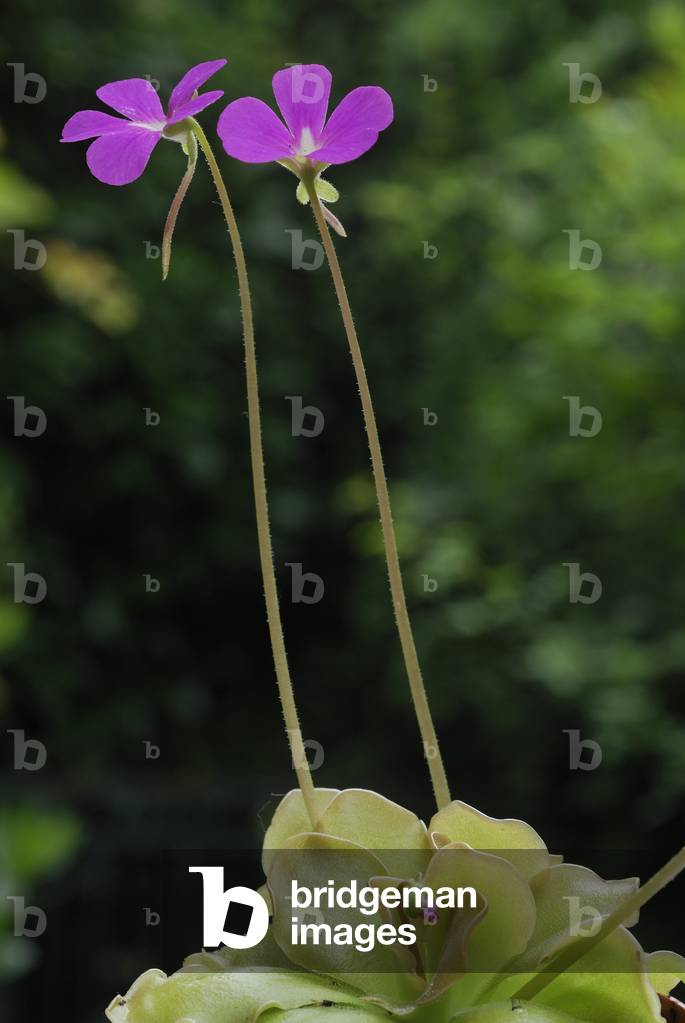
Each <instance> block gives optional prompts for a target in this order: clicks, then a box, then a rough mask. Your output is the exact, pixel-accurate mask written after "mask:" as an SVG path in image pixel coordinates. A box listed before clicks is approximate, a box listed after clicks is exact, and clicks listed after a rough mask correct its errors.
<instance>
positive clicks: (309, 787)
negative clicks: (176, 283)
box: [189, 118, 317, 828]
mask: <svg viewBox="0 0 685 1023" xmlns="http://www.w3.org/2000/svg"><path fill="white" fill-rule="evenodd" d="M189 120H190V124H191V127H192V131H193V133H194V134H195V136H196V138H197V141H198V142H199V144H200V149H201V150H202V152H203V154H204V156H205V159H206V160H207V163H208V165H209V170H210V173H211V175H212V178H213V180H214V185H215V187H216V190H217V193H218V196H219V202H220V203H221V208H222V210H223V212H224V217H225V218H226V225H227V227H228V233H229V236H230V239H231V245H232V247H233V255H234V257H235V265H236V270H237V273H238V289H239V292H240V307H241V311H242V317H243V340H244V344H245V373H246V380H247V410H248V411H247V420H248V427H249V433H250V457H251V461H252V483H253V488H254V500H255V513H256V517H257V538H258V542H259V558H260V562H261V568H262V579H263V581H264V597H265V601H266V612H267V618H268V622H269V636H270V638H271V649H272V652H273V659H274V667H275V669H276V680H277V682H278V694H279V696H280V700H281V707H282V708H283V717H284V718H285V727H286V731H287V733H288V741H289V743H290V751H291V755H292V759H293V764H294V767H295V772H296V774H297V781H298V784H299V786H300V789H301V791H302V797H303V800H304V804H305V808H306V811H307V814H308V816H309V821H310V825H311V827H312V828H313V827H314V826H315V824H316V816H317V815H316V804H315V799H314V785H313V782H312V776H311V773H310V770H309V763H308V761H307V754H306V752H305V748H304V743H303V741H302V733H301V731H300V724H299V719H298V716H297V707H296V704H295V695H294V693H293V685H292V681H291V678H290V670H289V668H288V657H287V654H286V650H285V641H284V639H283V626H282V623H281V612H280V607H279V602H278V590H277V587H276V574H275V571H274V561H273V549H272V546H271V531H270V528H269V506H268V501H267V491H266V477H265V474H264V451H263V446H262V426H261V413H260V408H259V388H258V377H257V356H256V350H255V340H254V326H253V320H252V304H251V301H250V287H249V283H248V277H247V266H246V263H245V254H244V252H243V246H242V241H241V239H240V233H239V231H238V224H237V222H236V219H235V215H234V213H233V208H232V206H231V203H230V200H229V198H228V192H227V191H226V186H225V184H224V181H223V178H222V177H221V171H220V170H219V165H218V164H217V162H216V159H215V157H214V153H213V152H212V148H211V146H210V144H209V142H208V140H207V136H206V135H205V133H204V131H203V130H202V128H201V126H200V125H199V123H198V122H197V121H196V120H195V119H194V118H189Z"/></svg>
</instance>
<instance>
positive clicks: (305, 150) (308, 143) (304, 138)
mask: <svg viewBox="0 0 685 1023" xmlns="http://www.w3.org/2000/svg"><path fill="white" fill-rule="evenodd" d="M318 148H319V143H318V142H315V141H314V136H313V135H312V133H311V130H310V129H309V128H303V129H302V132H301V134H300V144H299V146H298V148H297V152H298V156H309V154H310V153H313V152H314V150H315V149H318Z"/></svg>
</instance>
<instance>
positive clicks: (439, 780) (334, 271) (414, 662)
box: [302, 170, 450, 809]
mask: <svg viewBox="0 0 685 1023" xmlns="http://www.w3.org/2000/svg"><path fill="white" fill-rule="evenodd" d="M302 180H303V182H304V185H305V188H306V189H307V194H308V196H309V201H310V203H311V206H312V210H313V213H314V218H315V220H316V224H317V227H318V229H319V233H320V235H321V240H322V241H323V246H324V250H325V252H326V258H327V260H328V265H329V267H330V271H331V276H332V277H333V284H334V285H335V291H336V294H337V296H338V302H339V304H340V311H341V313H342V318H343V324H344V326H345V333H346V334H347V341H348V344H349V346H350V354H351V356H352V363H353V365H354V371H355V374H356V377H357V385H358V387H359V395H360V397H361V403H362V412H363V415H364V425H365V426H366V433H367V437H368V441H369V451H370V454H371V466H372V469H373V478H374V483H375V486H376V498H377V500H378V510H379V512H380V519H381V528H382V532H383V546H384V548H385V560H386V563H387V566H388V578H389V581H390V592H391V595H392V603H393V608H394V611H395V620H396V622H397V630H398V632H399V636H400V644H401V646H402V654H403V657H404V663H405V667H406V670H407V676H408V679H409V688H410V690H411V697H412V701H413V704H414V710H415V711H416V717H417V719H418V723H419V730H420V732H421V739H422V741H423V749H424V755H425V757H426V759H427V761H428V768H429V770H430V775H431V781H432V783H433V791H434V793H435V800H436V803H437V805H438V809H442V808H443V807H444V806H447V804H448V803H449V802H450V790H449V785H448V782H447V775H446V774H445V767H444V764H443V762H442V756H441V754H440V747H439V745H438V738H437V735H436V733H435V726H434V724H433V718H432V716H431V712H430V707H429V706H428V699H427V697H426V688H425V686H424V683H423V676H422V674H421V667H420V665H419V659H418V655H417V653H416V645H415V643H414V635H413V633H412V628H411V623H410V621H409V613H408V611H407V601H406V598H405V595H404V584H403V582H402V572H401V569H400V560H399V554H398V551H397V539H396V537H395V527H394V525H393V521H392V510H391V507H390V494H389V493H388V483H387V480H386V476H385V468H384V466H383V455H382V452H381V445H380V439H379V436H378V427H377V425H376V415H375V413H374V410H373V402H372V400H371V391H370V389H369V384H368V380H367V378H366V370H365V368H364V359H363V357H362V352H361V348H360V346H359V339H358V338H357V331H356V328H355V325H354V319H353V317H352V310H351V308H350V303H349V300H348V298H347V291H346V289H345V282H344V280H343V277H342V273H341V271H340V264H339V263H338V257H337V254H336V251H335V246H334V245H333V241H332V239H331V235H330V231H329V230H328V224H327V223H326V220H325V218H324V214H323V210H322V208H321V203H320V201H319V197H318V195H317V193H316V187H315V183H314V173H313V171H311V170H307V171H305V172H304V173H303V175H302Z"/></svg>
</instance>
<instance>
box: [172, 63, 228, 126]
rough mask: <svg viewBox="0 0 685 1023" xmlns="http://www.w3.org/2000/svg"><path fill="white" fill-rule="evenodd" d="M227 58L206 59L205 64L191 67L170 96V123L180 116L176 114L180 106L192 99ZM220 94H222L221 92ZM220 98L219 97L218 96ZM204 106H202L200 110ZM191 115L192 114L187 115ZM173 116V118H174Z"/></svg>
mask: <svg viewBox="0 0 685 1023" xmlns="http://www.w3.org/2000/svg"><path fill="white" fill-rule="evenodd" d="M225 63H226V60H224V59H223V58H222V59H221V60H206V61H205V62H204V63H203V64H196V65H195V67H191V69H190V71H186V73H185V74H184V76H183V78H182V79H181V80H180V82H179V83H178V85H176V86H175V87H174V89H173V91H172V93H171V96H169V105H168V108H167V109H168V111H169V119H170V120H169V123H170V124H173V123H174V121H175V120H179V118H177V117H175V116H174V115H175V114H176V113H178V110H179V108H180V107H182V106H184V105H185V104H186V103H187V102H188V100H190V99H192V96H193V93H194V92H196V90H197V89H199V88H200V86H201V85H204V84H205V82H206V81H207V79H208V78H211V77H212V75H214V74H216V72H217V71H218V70H219V69H220V68H222V67H223V66H224V64H225ZM220 95H222V94H221V93H220ZM217 98H218V97H217ZM202 109H203V108H202V107H200V110H202ZM186 116H190V115H186ZM172 118H173V120H172Z"/></svg>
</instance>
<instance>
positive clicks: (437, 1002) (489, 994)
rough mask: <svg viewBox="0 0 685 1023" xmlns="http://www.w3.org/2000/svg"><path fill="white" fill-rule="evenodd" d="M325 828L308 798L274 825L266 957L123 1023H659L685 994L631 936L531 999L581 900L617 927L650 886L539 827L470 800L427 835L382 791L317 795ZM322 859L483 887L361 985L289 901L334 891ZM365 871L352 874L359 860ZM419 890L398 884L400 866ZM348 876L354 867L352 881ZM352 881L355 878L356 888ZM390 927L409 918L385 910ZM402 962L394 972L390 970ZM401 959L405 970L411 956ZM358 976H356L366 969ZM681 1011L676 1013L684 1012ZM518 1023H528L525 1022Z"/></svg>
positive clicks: (188, 982)
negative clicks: (567, 850) (623, 910)
mask: <svg viewBox="0 0 685 1023" xmlns="http://www.w3.org/2000/svg"><path fill="white" fill-rule="evenodd" d="M315 799H316V810H317V815H318V817H317V820H316V823H315V825H314V826H313V827H312V825H311V824H310V820H309V817H308V815H307V812H306V809H305V805H304V801H303V799H302V795H301V792H300V791H299V790H294V791H292V792H290V793H288V795H286V796H285V797H284V799H283V800H282V802H281V803H280V804H279V806H278V808H277V809H276V811H275V813H274V817H273V820H272V822H271V825H270V826H269V828H268V830H267V832H266V835H265V838H264V847H263V854H262V862H263V867H264V873H265V875H266V883H267V889H268V896H269V898H270V902H271V906H272V911H273V917H272V921H271V924H270V927H269V933H268V935H267V937H266V939H265V940H264V941H263V942H262V943H261V944H260V945H259V946H258V947H257V948H254V949H250V950H247V951H242V952H235V951H232V950H229V949H220V950H219V951H218V952H214V953H210V952H201V953H197V954H195V955H192V956H190V957H189V959H187V960H186V962H185V964H184V966H183V968H182V969H181V970H180V971H179V972H178V973H175V974H173V975H172V976H170V977H166V976H165V975H164V974H163V973H161V972H160V971H157V970H150V971H148V972H147V973H145V974H143V975H142V976H141V977H140V978H139V979H138V980H137V981H136V982H135V984H134V985H133V987H132V988H131V990H130V991H129V992H128V994H127V995H126V996H125V997H121V996H118V997H117V998H115V999H114V1000H113V1001H112V1003H111V1004H110V1006H109V1007H108V1009H107V1016H108V1018H109V1019H110V1021H111V1023H256V1021H257V1020H259V1019H260V1018H261V1017H262V1016H264V1021H263V1023H310V1021H311V1023H316V1021H320V1020H321V1019H322V1015H323V1014H324V1013H335V1016H334V1019H335V1021H336V1023H348V1021H349V1023H353V1021H355V1023H367V1021H368V1023H375V1021H377V1020H379V1019H382V1018H385V1019H387V1017H388V1016H394V1017H397V1018H398V1019H399V1018H403V1019H407V1018H408V1019H411V1020H412V1021H413V1020H416V1021H417V1023H424V1021H425V1023H504V1021H511V1020H512V1019H515V1020H516V1021H517V1023H573V1021H575V1023H655V1021H660V1020H662V1019H663V1016H662V1008H661V1006H662V1003H661V1001H660V996H666V995H668V994H669V992H670V991H671V990H672V989H673V988H674V987H675V986H676V984H678V983H679V982H680V981H683V980H685V959H683V957H681V956H679V955H677V954H676V953H674V952H655V953H652V954H651V955H649V954H647V953H645V952H644V951H643V950H642V948H641V947H640V944H639V943H638V941H637V940H636V938H635V937H634V936H633V935H632V934H631V932H630V930H629V929H628V928H629V927H632V926H634V924H635V923H636V922H637V913H632V914H629V915H628V917H627V919H626V920H625V926H623V925H621V926H617V927H615V928H614V929H613V930H612V931H611V932H610V933H608V934H607V935H606V937H604V938H603V939H602V940H601V942H599V943H597V944H595V945H594V947H591V948H589V949H588V950H587V951H584V952H583V954H582V956H579V957H578V958H577V959H576V961H575V962H573V963H572V964H571V965H570V966H568V967H567V968H566V969H564V970H563V972H559V973H558V974H552V975H550V979H549V981H548V983H546V984H545V985H544V986H542V988H541V990H540V991H539V992H538V993H537V994H536V995H534V997H533V998H532V999H530V1000H527V999H524V998H518V997H517V993H518V992H519V990H521V989H522V988H524V987H525V986H526V985H527V984H529V983H530V982H531V981H532V980H534V978H535V977H536V976H538V975H539V974H540V973H541V972H542V971H543V970H545V968H546V967H549V963H550V960H553V959H554V958H556V957H557V956H560V955H563V953H564V952H565V951H567V950H568V949H569V948H570V947H571V946H573V945H574V944H575V943H580V942H582V941H583V934H582V933H577V932H576V933H575V934H572V930H573V929H571V928H569V908H568V907H569V900H573V899H577V900H578V902H577V903H576V905H581V906H591V907H593V909H594V910H595V913H596V915H597V914H598V915H599V917H601V919H602V920H606V919H607V918H608V917H609V916H610V915H611V914H612V913H615V912H616V911H617V910H620V907H621V906H622V905H623V904H624V903H626V902H627V901H629V900H630V897H631V895H634V893H635V892H636V891H637V889H638V887H639V883H638V880H637V878H627V879H622V880H617V881H605V880H603V879H602V878H601V877H599V876H598V875H597V874H596V873H594V872H593V871H591V870H589V869H587V868H585V867H582V866H578V865H575V864H567V863H564V862H563V860H562V858H561V857H560V856H557V855H553V854H551V853H549V852H548V850H547V848H546V846H545V843H544V842H543V840H542V838H541V837H540V836H539V835H538V834H537V832H536V831H535V830H534V829H533V828H531V827H530V826H529V825H528V824H526V823H525V822H523V821H519V820H498V819H495V818H492V817H488V816H486V815H485V814H482V813H480V812H479V811H478V810H476V809H474V808H473V807H471V806H468V805H467V804H466V803H463V802H460V801H454V802H452V803H450V804H449V805H448V806H446V807H444V808H443V809H442V810H440V811H438V812H437V813H436V814H435V816H434V817H433V818H432V819H431V820H430V822H429V824H428V825H426V824H425V823H424V822H423V821H421V820H420V819H419V818H418V817H416V816H415V815H414V814H413V813H412V812H411V811H409V810H407V809H405V808H403V807H401V806H399V805H398V804H396V803H393V802H391V801H390V800H388V799H386V798H385V797H383V796H381V795H379V794H378V793H375V792H370V791H366V790H362V789H350V790H344V791H339V790H336V789H316V790H315ZM309 851H325V852H327V853H329V854H334V855H337V854H339V853H344V857H343V862H344V863H345V864H347V865H348V866H349V864H350V863H353V865H354V867H353V872H354V875H355V876H356V877H359V878H360V880H361V881H364V883H366V884H370V885H375V886H379V887H383V886H384V885H386V884H393V885H401V884H404V883H407V884H410V883H411V884H416V883H417V882H420V884H421V885H422V886H424V887H428V888H431V889H433V890H434V891H435V890H437V889H438V888H440V887H457V886H462V885H464V884H468V885H471V886H472V887H473V888H475V889H476V891H477V892H478V896H479V899H478V906H477V908H476V909H475V910H473V911H464V910H458V909H455V910H440V911H439V913H438V914H436V915H437V919H436V918H435V916H436V915H428V914H421V913H419V914H417V915H415V916H414V917H413V918H412V923H414V925H415V927H416V931H417V939H416V942H415V944H414V945H412V946H410V947H408V948H399V947H398V946H391V947H383V948H378V949H375V950H374V951H373V952H371V953H369V954H365V956H364V963H365V966H364V972H355V969H354V963H355V962H356V963H358V961H359V960H358V958H357V959H356V960H354V959H350V949H349V948H340V947H338V946H335V945H330V946H326V945H298V946H293V945H292V944H291V941H290V926H289V925H290V919H291V915H292V910H289V911H288V913H287V916H286V912H285V909H284V907H283V903H284V901H285V900H284V893H285V889H286V886H287V885H289V880H290V878H291V877H293V876H294V873H293V871H294V867H295V864H296V865H297V869H298V870H299V871H300V873H301V871H302V869H303V865H304V867H305V869H306V868H307V865H308V864H310V865H311V866H310V871H311V872H310V874H309V876H304V877H303V876H300V877H299V881H300V883H302V884H303V885H306V886H307V887H314V886H316V885H317V884H325V883H326V880H327V878H326V879H324V880H322V877H323V875H322V874H321V873H320V871H321V869H323V871H324V873H330V861H329V860H328V859H327V858H325V859H324V860H323V862H324V864H325V866H324V867H323V868H320V867H317V865H316V864H317V859H316V856H311V857H307V856H304V857H302V855H301V854H302V853H303V852H304V853H307V852H309ZM348 857H349V859H348ZM400 863H401V864H403V865H407V864H408V865H409V866H410V868H411V869H410V872H409V873H410V876H408V877H398V876H397V874H396V868H397V866H398V864H400ZM346 869H347V868H346ZM348 879H349V878H348ZM381 912H382V913H384V914H385V916H384V919H385V920H388V919H392V918H393V914H395V913H397V914H400V916H401V914H402V913H403V912H406V911H403V910H397V911H394V910H386V911H383V910H382V911H381ZM391 956H394V957H396V958H395V959H394V961H390V959H389V958H388V957H391ZM398 956H401V957H402V958H401V962H398V960H397V957H398ZM351 964H352V965H351ZM673 1004H674V1005H675V1003H673ZM512 1013H515V1016H513V1017H512Z"/></svg>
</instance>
